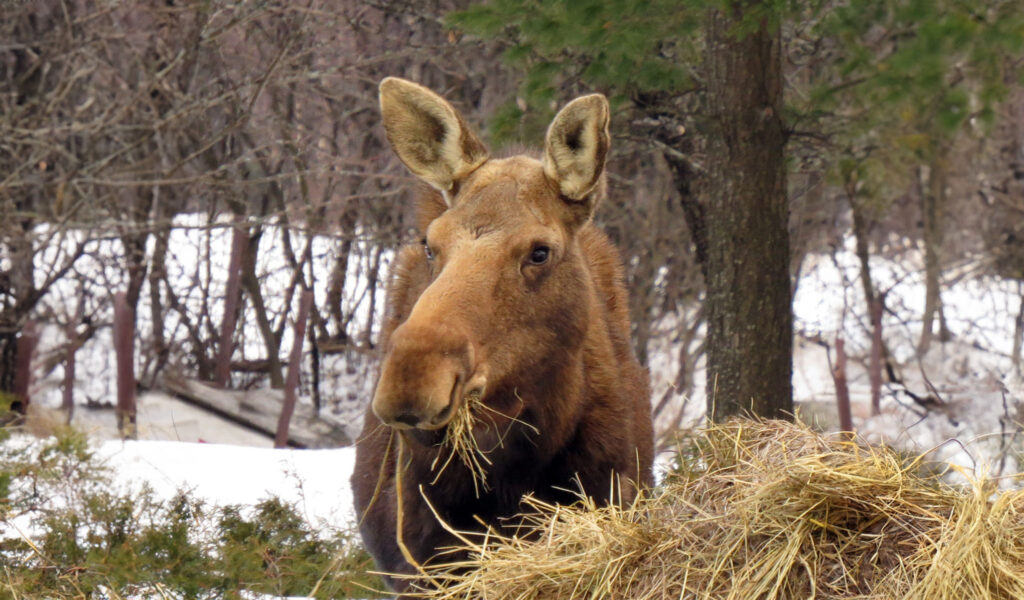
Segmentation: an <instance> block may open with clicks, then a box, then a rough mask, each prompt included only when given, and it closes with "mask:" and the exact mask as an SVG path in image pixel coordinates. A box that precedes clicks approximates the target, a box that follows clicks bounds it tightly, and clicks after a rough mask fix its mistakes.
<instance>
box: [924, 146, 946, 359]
mask: <svg viewBox="0 0 1024 600" xmlns="http://www.w3.org/2000/svg"><path fill="white" fill-rule="evenodd" d="M948 163H949V157H948V150H946V149H943V150H942V151H940V152H939V155H938V156H936V157H935V158H934V160H932V162H931V165H930V168H929V169H928V171H927V176H924V174H923V173H922V174H921V176H920V190H921V194H920V195H921V221H922V223H923V226H924V232H923V237H924V272H925V297H924V315H923V316H922V319H921V340H920V342H919V343H918V350H919V351H920V353H921V354H925V353H927V352H928V349H929V348H930V347H931V342H932V336H933V335H934V326H935V316H936V315H938V317H939V341H941V342H948V341H949V339H950V332H949V328H948V327H947V326H946V319H945V318H944V315H943V313H942V296H941V291H942V290H941V284H942V282H941V281H940V280H941V277H942V244H943V238H944V235H943V231H944V228H945V213H946V185H947V175H948V170H949V164H948ZM925 179H927V182H926V181H925Z"/></svg>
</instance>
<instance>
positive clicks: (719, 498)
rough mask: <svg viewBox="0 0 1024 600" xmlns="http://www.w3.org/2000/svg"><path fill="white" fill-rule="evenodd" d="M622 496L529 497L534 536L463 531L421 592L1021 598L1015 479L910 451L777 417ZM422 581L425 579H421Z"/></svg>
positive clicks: (1021, 509)
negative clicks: (943, 472) (463, 552)
mask: <svg viewBox="0 0 1024 600" xmlns="http://www.w3.org/2000/svg"><path fill="white" fill-rule="evenodd" d="M695 447H696V448H697V451H696V453H695V455H694V456H693V457H692V461H687V462H688V464H690V465H691V466H690V471H689V472H687V473H684V474H681V475H677V476H674V477H671V478H670V480H669V481H668V482H667V483H665V484H664V485H662V486H661V487H659V488H658V489H657V490H655V491H654V492H652V494H651V495H650V496H649V497H648V498H645V499H643V500H641V501H638V502H637V503H636V504H635V505H633V506H630V507H627V508H611V507H609V508H596V507H594V506H588V505H587V504H586V503H585V502H581V503H580V505H578V506H574V507H568V508H567V507H556V506H550V505H546V504H543V503H540V502H536V501H534V502H532V506H533V508H534V509H535V510H536V513H535V514H533V515H532V516H528V517H525V518H526V521H527V524H528V526H529V527H531V528H532V530H533V534H532V535H527V536H524V537H511V538H510V537H503V536H501V535H499V532H491V533H490V534H489V535H488V536H487V537H486V538H482V537H481V536H479V535H477V536H472V537H464V538H463V539H465V540H466V541H467V542H468V543H470V544H471V547H470V550H471V552H470V555H471V557H470V559H468V560H466V561H462V562H460V563H458V564H455V565H449V566H445V567H439V566H431V567H427V569H428V572H429V576H430V577H431V578H432V581H433V582H435V583H434V585H436V586H437V587H436V588H435V589H430V590H424V592H423V596H424V597H427V598H434V599H438V600H440V599H444V600H449V599H456V598H486V599H487V600H504V599H510V600H511V599H515V600H540V599H544V600H549V599H577V598H578V599H584V598H586V599H597V598H614V599H623V600H625V599H635V600H648V599H659V600H660V599H663V598H715V599H718V598H722V599H725V598H728V599H736V600H750V599H755V598H757V599H760V598H786V599H788V598H801V599H803V598H821V599H825V598H861V599H882V598H885V599H890V598H910V599H920V600H944V599H949V600H954V599H955V600H963V599H986V598H991V599H1006V600H1009V599H1014V598H1024V492H1022V491H1019V490H1015V491H1008V492H1001V493H993V492H994V489H995V487H994V486H993V485H991V484H990V483H985V482H980V481H979V482H976V483H975V484H974V486H973V487H969V488H961V487H952V486H948V485H945V484H942V483H940V482H939V481H937V480H936V479H934V478H929V477H926V476H923V475H921V474H920V470H919V468H918V467H919V460H917V461H907V460H906V459H905V458H904V457H901V456H899V455H897V454H896V453H894V452H892V451H889V450H886V449H879V448H869V447H865V446H863V445H858V444H856V443H854V442H851V441H846V440H842V439H830V438H826V437H824V436H822V435H819V434H816V433H813V432H811V431H809V430H807V429H805V428H802V427H800V426H797V425H792V424H789V423H782V422H775V421H772V422H765V423H754V422H750V421H733V422H730V423H728V424H725V425H721V426H715V427H712V428H710V429H709V430H707V431H706V432H704V433H703V434H702V435H701V436H700V437H698V438H697V440H696V445H695ZM434 585H432V586H431V587H432V588H434Z"/></svg>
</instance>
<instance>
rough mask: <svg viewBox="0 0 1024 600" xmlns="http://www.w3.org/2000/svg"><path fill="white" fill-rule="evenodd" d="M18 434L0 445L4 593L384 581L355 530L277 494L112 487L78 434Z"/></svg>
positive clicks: (238, 593)
mask: <svg viewBox="0 0 1024 600" xmlns="http://www.w3.org/2000/svg"><path fill="white" fill-rule="evenodd" d="M0 435H4V434H3V430H0ZM20 442H21V440H12V441H11V442H10V443H6V444H0V525H2V526H3V527H2V531H3V535H2V537H0V563H2V564H4V565H5V570H4V572H3V581H2V582H0V587H3V588H4V589H5V592H8V593H9V595H10V596H13V597H14V598H29V597H46V598H92V597H96V598H120V597H126V596H137V595H147V594H153V595H156V596H157V597H171V598H240V597H242V594H243V592H255V593H262V594H268V595H275V596H277V595H303V596H312V597H316V598H345V597H351V596H353V595H358V596H359V597H364V598H365V597H376V596H377V595H378V594H375V593H374V592H373V590H383V589H385V588H384V584H383V583H382V582H381V581H380V580H379V579H378V578H376V577H373V576H369V575H367V574H366V571H367V570H368V569H370V568H371V567H372V560H371V559H370V557H369V555H367V554H366V552H365V551H364V550H363V549H362V548H361V547H360V546H359V544H358V542H357V538H356V536H355V534H354V533H353V532H351V531H341V530H336V529H330V528H326V529H325V528H317V527H314V526H313V525H311V524H310V523H309V522H307V521H306V520H305V519H304V518H303V517H302V516H301V515H300V513H299V512H298V511H297V510H296V508H295V507H294V506H292V505H290V504H288V503H286V502H284V501H282V500H280V499H279V498H275V497H271V498H266V499H263V500H261V501H260V502H258V503H257V504H255V505H254V506H227V507H217V506H211V505H208V504H206V503H204V502H203V501H202V500H199V499H197V498H195V497H194V496H192V495H191V494H190V493H189V492H185V491H181V492H179V493H178V494H177V495H176V496H175V497H174V498H171V499H170V500H165V499H161V498H159V497H157V496H156V495H155V494H154V492H153V491H152V490H151V489H149V488H147V487H144V488H143V489H142V490H140V491H138V492H125V491H118V490H116V489H115V488H114V487H113V486H112V482H111V478H110V473H109V471H108V470H107V468H106V467H105V466H104V465H103V464H102V463H101V462H100V461H99V460H98V459H96V457H95V455H94V453H93V452H92V450H91V449H90V447H89V444H88V442H87V440H86V438H85V437H84V436H83V435H82V434H80V433H78V432H75V431H73V430H63V431H61V432H59V433H58V434H57V435H56V436H55V437H54V438H51V439H50V440H48V441H46V442H42V443H39V442H36V443H20ZM7 595H8V594H4V596H7ZM250 597H251V596H250Z"/></svg>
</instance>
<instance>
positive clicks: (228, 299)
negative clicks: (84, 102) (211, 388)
mask: <svg viewBox="0 0 1024 600" xmlns="http://www.w3.org/2000/svg"><path fill="white" fill-rule="evenodd" d="M248 243H249V233H248V231H246V230H245V228H244V227H242V226H241V224H240V223H239V224H238V225H237V226H236V227H235V229H234V230H232V232H231V258H229V259H228V281H227V291H226V292H225V294H224V318H223V320H222V321H221V326H220V343H219V344H218V345H217V366H216V367H215V371H214V375H213V382H214V385H216V386H217V387H219V388H223V387H226V386H227V384H228V379H229V378H230V377H231V354H232V351H233V350H234V344H233V342H234V339H235V327H236V326H237V324H238V306H239V304H240V303H241V300H242V291H241V284H240V282H239V280H240V279H241V277H242V255H243V254H244V253H245V250H246V246H247V245H248Z"/></svg>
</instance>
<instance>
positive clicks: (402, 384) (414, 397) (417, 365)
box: [373, 322, 483, 429]
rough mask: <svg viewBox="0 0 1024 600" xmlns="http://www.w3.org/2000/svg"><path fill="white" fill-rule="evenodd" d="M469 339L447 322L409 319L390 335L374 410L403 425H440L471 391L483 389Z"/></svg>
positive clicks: (395, 424)
mask: <svg viewBox="0 0 1024 600" xmlns="http://www.w3.org/2000/svg"><path fill="white" fill-rule="evenodd" d="M472 374H473V347H472V345H471V344H470V342H469V340H468V338H467V337H466V336H464V335H460V334H459V333H458V332H456V331H454V330H453V329H452V328H451V327H447V326H445V325H444V324H413V323H410V322H406V323H405V324H403V325H401V326H400V327H398V328H397V329H396V330H395V331H394V333H392V335H391V340H390V348H389V350H388V353H387V355H386V357H385V359H384V364H383V366H382V367H381V373H380V380H379V382H378V383H377V391H376V393H375V394H374V396H373V412H374V414H376V415H377V418H379V419H380V420H381V421H382V422H383V423H384V424H386V425H390V426H391V427H395V428H398V429H410V428H419V429H440V428H442V427H444V426H445V425H447V424H448V422H449V421H450V420H451V418H452V415H453V414H454V413H455V411H456V410H458V409H459V406H460V403H461V402H462V399H463V397H464V396H465V394H466V393H468V392H470V391H474V392H482V391H483V390H482V387H483V381H482V378H481V377H479V376H477V377H471V376H472Z"/></svg>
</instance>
